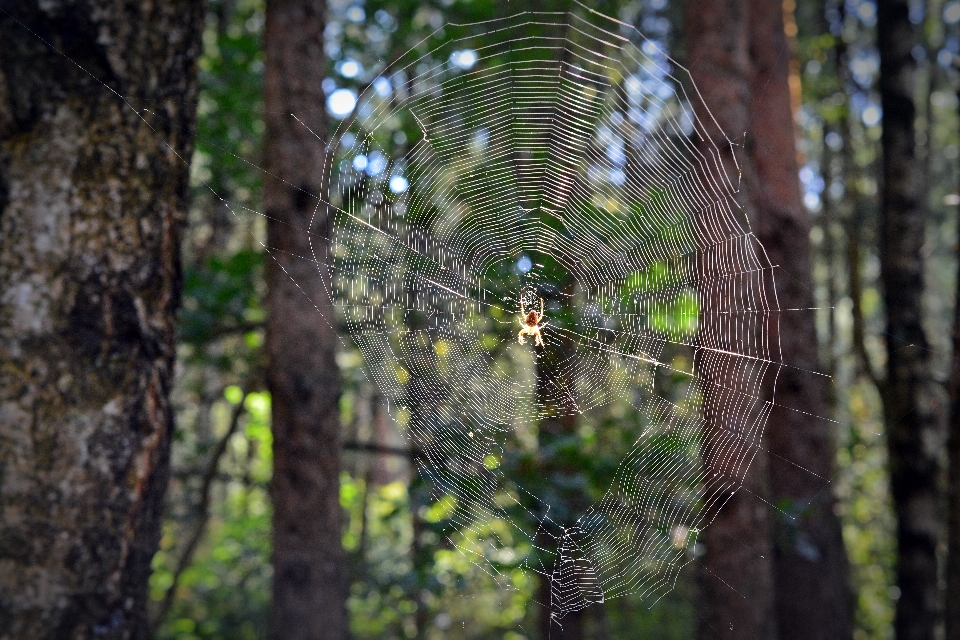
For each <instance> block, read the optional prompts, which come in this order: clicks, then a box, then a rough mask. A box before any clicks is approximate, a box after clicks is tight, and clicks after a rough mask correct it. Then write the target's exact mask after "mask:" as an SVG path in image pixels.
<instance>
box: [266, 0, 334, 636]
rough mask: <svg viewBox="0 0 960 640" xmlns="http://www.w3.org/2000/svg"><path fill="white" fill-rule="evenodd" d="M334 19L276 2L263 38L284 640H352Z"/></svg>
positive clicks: (278, 619)
mask: <svg viewBox="0 0 960 640" xmlns="http://www.w3.org/2000/svg"><path fill="white" fill-rule="evenodd" d="M325 13H326V4H325V2H323V1H322V0H268V2H267V11H266V31H265V35H264V47H265V52H266V76H265V89H264V110H265V120H266V137H265V140H266V148H265V160H264V162H265V165H266V168H267V172H268V177H267V179H266V181H265V185H264V199H265V206H266V213H267V251H268V254H269V255H268V257H267V288H268V293H267V311H268V314H269V319H268V323H267V352H268V354H269V358H270V365H269V372H268V385H269V388H270V393H271V395H272V402H273V418H272V419H273V435H274V472H273V482H272V485H271V496H272V499H273V508H274V514H273V545H274V546H273V566H274V578H273V607H272V611H271V625H272V626H271V634H272V636H273V637H274V638H277V639H278V640H279V639H282V640H300V639H303V640H306V639H324V640H342V639H343V638H346V637H347V632H348V628H347V613H346V594H347V586H348V585H347V557H346V554H345V552H344V550H343V548H342V546H341V513H340V502H339V496H340V488H339V487H340V480H339V474H340V444H339V430H340V410H339V398H340V377H339V371H338V369H337V363H336V359H335V355H336V346H337V337H336V333H335V331H334V329H333V323H334V314H333V307H332V304H331V302H330V298H329V296H328V294H327V291H326V288H325V285H324V281H323V279H322V278H323V277H325V276H326V271H325V265H326V260H327V252H328V250H329V240H328V238H329V218H328V211H327V209H326V207H325V206H324V204H323V203H322V202H320V200H319V199H318V197H319V196H320V195H321V194H323V193H324V170H325V159H326V158H325V144H324V138H325V135H326V127H325V122H324V111H323V105H324V101H325V96H324V93H323V90H322V89H321V83H322V81H323V78H324V77H325V75H326V61H325V59H324V55H323V30H324V19H325ZM290 114H296V115H297V117H299V118H300V120H301V121H302V124H301V123H300V122H298V121H297V120H296V119H294V118H293V117H292V116H291V115H290ZM307 127H309V129H308V128H307ZM318 138H319V139H318ZM269 176H276V178H271V177H269ZM315 260H316V262H315Z"/></svg>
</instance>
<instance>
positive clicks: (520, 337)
mask: <svg viewBox="0 0 960 640" xmlns="http://www.w3.org/2000/svg"><path fill="white" fill-rule="evenodd" d="M526 332H527V330H526V329H520V333H518V334H517V342H519V343H520V344H527V342H526V340H524V339H523V334H524V333H526Z"/></svg>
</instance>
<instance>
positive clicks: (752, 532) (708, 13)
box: [686, 0, 776, 640]
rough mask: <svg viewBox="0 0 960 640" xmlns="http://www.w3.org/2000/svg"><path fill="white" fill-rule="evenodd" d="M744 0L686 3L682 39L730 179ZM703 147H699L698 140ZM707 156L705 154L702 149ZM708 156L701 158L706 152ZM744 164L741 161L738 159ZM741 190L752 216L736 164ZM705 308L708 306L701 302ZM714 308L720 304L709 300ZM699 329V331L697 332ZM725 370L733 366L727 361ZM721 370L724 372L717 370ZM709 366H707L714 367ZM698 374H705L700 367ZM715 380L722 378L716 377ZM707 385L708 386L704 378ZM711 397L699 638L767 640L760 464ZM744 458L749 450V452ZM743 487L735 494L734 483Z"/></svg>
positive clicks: (744, 90)
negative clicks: (747, 460) (733, 449)
mask: <svg viewBox="0 0 960 640" xmlns="http://www.w3.org/2000/svg"><path fill="white" fill-rule="evenodd" d="M749 16H750V14H749V2H748V1H747V0H722V1H717V2H706V3H690V4H688V6H687V23H686V24H687V41H688V42H689V52H688V58H689V60H690V73H691V75H692V77H693V81H694V82H695V83H696V85H697V89H698V90H699V92H700V95H701V96H702V97H703V100H704V102H705V103H706V104H707V106H708V107H709V109H710V111H711V113H709V114H708V113H706V112H700V111H698V112H697V116H698V117H699V118H700V120H701V122H702V123H703V125H704V126H705V127H706V128H707V134H708V135H710V136H711V137H712V138H713V142H714V143H715V144H716V146H717V148H719V149H720V151H721V153H724V154H726V155H725V156H724V157H723V158H722V161H723V162H724V163H725V165H726V171H727V174H728V175H729V176H731V177H732V178H733V179H734V180H736V177H737V175H738V169H737V167H736V165H735V163H734V160H733V157H732V155H731V154H732V149H731V148H730V146H729V144H728V143H727V141H726V139H725V138H723V136H722V134H721V132H720V131H718V130H716V126H715V125H714V119H715V120H716V124H717V125H719V127H720V128H721V129H722V131H724V132H727V133H728V134H729V135H730V136H732V137H739V136H740V135H741V134H742V133H743V132H744V131H746V130H747V127H748V117H747V114H748V108H749V104H750V91H751V87H750V75H749V73H750V60H749V52H748V42H749V30H748V27H749ZM705 144H706V143H705ZM704 153H707V154H709V149H707V148H706V147H705V148H704ZM708 157H709V155H708ZM742 160H748V159H742ZM741 167H742V169H743V171H744V185H745V187H746V189H745V190H744V193H741V197H740V201H741V204H742V205H743V207H744V213H745V215H746V216H747V217H748V218H750V219H753V218H754V212H753V208H752V204H751V202H750V188H751V184H752V181H753V179H754V178H753V175H752V169H751V167H750V165H749V162H741ZM708 304H710V305H711V306H713V304H714V303H712V302H711V303H708ZM717 304H720V305H721V306H722V305H723V304H724V303H723V302H722V301H717ZM702 329H703V328H702ZM727 364H729V365H730V368H731V369H736V368H737V367H739V366H740V365H739V364H738V363H735V362H730V363H727ZM720 368H721V369H722V370H726V368H727V367H720ZM715 369H716V367H715V368H714V370H715ZM702 371H706V369H702ZM720 375H722V373H721V374H720ZM708 382H709V381H708ZM716 385H717V391H716V392H715V394H714V395H715V396H716V397H714V398H713V399H709V398H708V399H706V400H705V402H706V404H707V406H706V407H705V410H706V421H707V425H708V426H707V427H706V429H707V431H706V433H705V453H704V459H705V463H706V464H707V465H708V466H709V467H710V468H712V469H713V471H714V472H715V473H718V474H721V475H723V476H726V478H725V480H724V482H725V483H726V484H727V485H728V486H729V487H730V489H729V490H728V492H727V493H726V494H725V495H722V496H717V498H719V500H718V501H717V503H718V504H720V505H722V508H720V510H719V512H717V513H716V514H715V517H714V518H713V520H712V522H710V524H709V526H707V528H706V529H705V530H704V531H703V533H702V534H701V536H700V540H699V542H700V543H701V544H702V545H703V546H704V547H705V549H706V555H705V556H704V558H703V559H702V563H701V568H700V596H701V600H700V604H701V618H700V630H699V636H700V637H702V638H711V639H712V638H717V637H720V638H725V639H731V640H771V639H772V638H774V637H775V633H776V619H775V615H774V590H773V566H772V556H773V554H772V548H771V543H770V540H771V536H770V513H769V507H768V506H767V505H766V504H764V502H763V501H762V500H761V499H760V496H763V495H764V493H765V483H766V467H767V459H766V455H765V453H766V452H765V451H764V450H763V449H758V450H756V451H755V456H754V458H753V462H752V464H751V466H750V468H749V472H748V473H747V474H746V477H745V478H744V477H742V475H741V472H740V471H738V470H737V468H736V466H735V464H734V462H733V461H731V460H728V459H726V458H725V455H724V449H725V447H724V445H723V443H724V441H727V440H728V439H729V436H727V435H726V433H725V429H724V426H723V423H724V416H725V415H726V412H727V411H728V409H727V407H728V406H731V405H732V404H734V403H735V402H736V400H737V398H736V397H727V396H728V395H729V394H726V393H724V388H725V385H724V381H723V380H717V381H716ZM751 453H752V452H751ZM741 481H742V482H743V488H741V489H740V490H738V491H737V490H735V489H736V487H737V486H738V485H739V483H740V482H741Z"/></svg>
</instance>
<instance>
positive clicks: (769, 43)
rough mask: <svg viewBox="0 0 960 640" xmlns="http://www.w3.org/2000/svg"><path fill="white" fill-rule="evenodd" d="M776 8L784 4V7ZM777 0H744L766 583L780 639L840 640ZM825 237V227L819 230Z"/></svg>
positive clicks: (848, 601) (834, 540)
mask: <svg viewBox="0 0 960 640" xmlns="http://www.w3.org/2000/svg"><path fill="white" fill-rule="evenodd" d="M784 4H785V3H784ZM784 18H785V13H784V8H783V5H781V3H780V2H772V1H771V0H750V21H749V23H750V45H749V46H750V59H751V65H752V72H751V76H752V83H751V84H752V87H751V100H750V124H749V129H748V133H747V139H748V140H750V141H751V142H750V145H749V153H750V159H751V161H752V164H753V167H754V169H755V171H756V183H755V187H754V189H753V198H752V199H753V204H754V206H755V207H756V226H755V227H754V228H755V229H756V232H757V236H758V237H759V239H760V241H761V242H762V243H763V246H764V249H765V251H766V253H767V256H768V257H769V259H770V262H771V263H772V264H774V265H778V266H779V267H780V269H778V270H777V271H778V275H779V277H777V278H776V288H777V300H778V303H779V306H780V308H781V309H796V311H782V312H780V313H779V335H778V336H777V338H775V339H774V340H775V341H776V340H777V339H778V340H779V345H780V357H781V361H782V362H783V363H785V365H787V366H782V367H781V368H780V371H779V374H778V377H777V389H776V404H775V406H773V407H772V409H771V413H770V418H769V428H768V429H767V443H768V447H769V450H770V453H771V454H772V455H771V456H770V458H769V478H770V494H771V496H772V500H771V502H773V504H776V505H778V506H780V508H781V509H782V510H783V511H785V512H786V513H781V512H777V513H775V514H774V517H775V518H776V522H777V525H776V526H775V527H774V533H775V545H774V587H775V593H776V595H775V601H776V618H777V637H778V638H779V639H780V640H818V639H823V640H828V639H831V640H833V639H837V640H839V639H844V638H846V639H849V638H851V637H852V635H853V599H852V593H851V592H850V588H849V586H848V574H849V567H848V564H847V558H846V553H845V550H844V547H843V537H842V533H841V529H840V521H839V519H838V518H837V516H836V514H835V513H834V505H835V504H836V499H835V498H834V495H833V493H832V491H831V486H830V484H829V482H830V478H832V477H833V476H834V459H835V455H836V454H835V451H834V443H833V437H832V433H831V429H830V423H829V422H828V421H827V420H826V419H825V418H826V414H827V410H828V409H827V402H826V399H827V388H826V384H827V379H826V378H825V377H823V376H821V375H819V374H817V373H815V372H816V371H817V368H818V360H819V355H818V352H817V335H816V327H815V325H814V319H815V316H814V311H813V310H812V309H813V307H814V300H813V275H812V270H811V262H810V224H811V223H810V217H809V215H808V214H807V212H806V209H805V208H804V206H803V202H802V198H801V193H800V182H799V179H798V171H799V167H798V166H797V148H796V136H795V129H794V118H793V108H792V106H791V95H790V85H789V80H790V64H791V61H792V60H793V51H791V47H790V45H789V42H788V40H787V36H786V33H785V31H784V26H785V20H784ZM826 231H827V233H829V231H830V230H829V229H828V230H826Z"/></svg>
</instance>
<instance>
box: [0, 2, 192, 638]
mask: <svg viewBox="0 0 960 640" xmlns="http://www.w3.org/2000/svg"><path fill="white" fill-rule="evenodd" d="M7 11H9V12H11V13H6V12H7ZM11 14H12V15H11ZM202 24H203V5H202V4H201V3H196V2H190V1H188V0H166V1H158V2H154V3H134V4H131V3H128V2H119V1H110V0H102V1H100V2H92V1H91V2H83V3H46V2H39V3H28V2H19V3H9V2H8V3H5V12H4V13H3V14H2V15H0V42H2V43H3V44H2V45H0V370H2V372H3V373H2V374H0V376H2V378H0V620H2V623H0V624H2V630H0V636H2V637H4V638H53V637H56V638H92V637H97V638H146V637H148V635H149V632H148V621H147V611H146V604H147V579H148V577H149V575H150V562H151V559H152V557H153V554H154V552H155V551H156V548H157V543H158V541H159V533H160V531H159V525H160V516H161V511H162V502H163V495H164V491H165V489H166V484H167V476H168V471H169V469H168V461H169V454H170V436H171V432H172V427H173V412H172V409H171V407H170V402H169V390H170V385H171V378H172V376H173V362H174V352H175V348H174V347H175V314H176V311H177V307H178V305H179V300H180V286H181V272H180V257H179V251H180V235H181V229H182V227H183V223H184V221H185V219H186V211H185V208H186V198H187V186H188V181H187V178H188V167H189V158H190V154H191V145H192V141H191V136H190V135H189V134H188V133H187V132H189V131H191V130H192V129H193V124H194V115H195V107H196V97H197V81H196V59H197V56H198V55H199V53H200V30H201V28H202ZM45 42H46V43H49V44H45ZM53 47H56V48H57V49H58V50H59V51H60V52H62V53H58V52H57V51H56V50H54V48H53ZM104 83H106V84H104ZM107 85H109V88H108V86H107ZM120 96H126V97H127V98H126V100H127V102H126V104H125V100H124V99H122V98H121V97H120ZM131 107H132V108H131ZM141 108H146V109H149V110H150V111H140V112H139V113H138V112H137V111H135V109H141Z"/></svg>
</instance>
